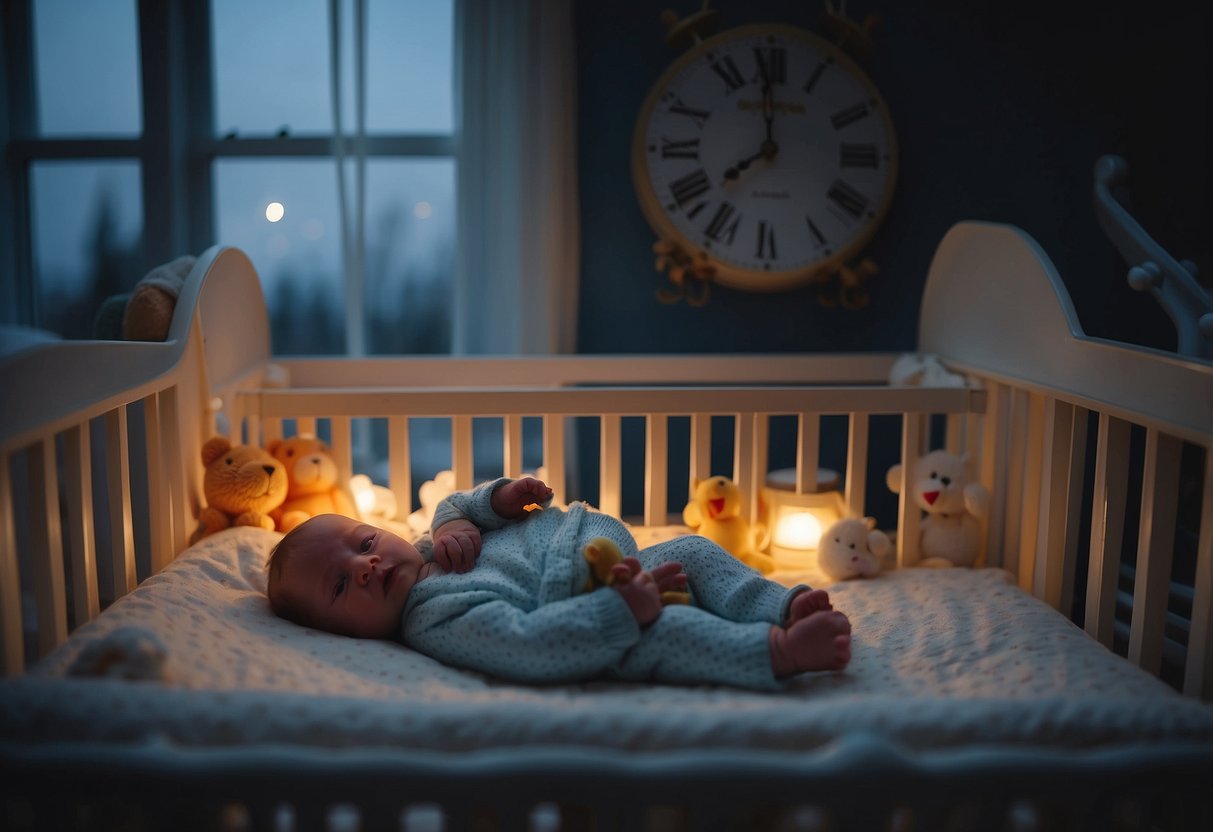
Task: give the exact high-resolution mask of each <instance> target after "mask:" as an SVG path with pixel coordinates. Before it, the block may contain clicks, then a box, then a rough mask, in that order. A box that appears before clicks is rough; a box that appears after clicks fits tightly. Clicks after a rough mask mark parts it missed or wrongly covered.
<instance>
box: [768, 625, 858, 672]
mask: <svg viewBox="0 0 1213 832" xmlns="http://www.w3.org/2000/svg"><path fill="white" fill-rule="evenodd" d="M770 645H771V669H772V670H774V671H775V676H776V677H778V678H783V677H785V676H791V675H792V674H794V673H803V672H805V671H809V670H842V669H843V668H844V667H846V666H847V663H848V662H850V661H851V622H850V621H849V620H847V617H846V616H845V615H843V614H842V613H840V612H836V611H834V610H818V611H817V612H814V613H811V614H810V615H808V616H807V617H805V618H802V619H800V620H799V621H797V622H796V623H794V624H792V625H790V626H789V627H788V628H787V629H786V630H784V629H781V628H779V627H772V628H771V639H770Z"/></svg>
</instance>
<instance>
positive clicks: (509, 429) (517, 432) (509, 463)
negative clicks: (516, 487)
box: [501, 413, 522, 479]
mask: <svg viewBox="0 0 1213 832" xmlns="http://www.w3.org/2000/svg"><path fill="white" fill-rule="evenodd" d="M502 432H503V434H504V435H503V437H502V440H501V441H502V443H503V447H502V461H503V468H504V472H505V475H506V476H507V477H510V478H512V479H518V478H519V477H521V476H522V417H521V416H519V415H517V414H513V413H512V414H510V415H509V416H506V417H505V419H504V422H503V426H502Z"/></svg>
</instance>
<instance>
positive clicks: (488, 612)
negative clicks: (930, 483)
mask: <svg viewBox="0 0 1213 832" xmlns="http://www.w3.org/2000/svg"><path fill="white" fill-rule="evenodd" d="M551 497H552V490H551V488H549V487H548V486H547V485H546V484H545V483H543V482H542V481H540V480H537V479H535V478H533V477H524V478H521V479H516V480H514V479H507V478H502V479H499V480H496V481H495V482H490V483H486V484H484V485H482V486H479V487H477V488H475V489H473V490H471V491H464V492H456V493H454V494H452V495H451V496H450V497H448V498H447V499H445V500H444V501H443V502H442V503H440V504H439V505H438V507H437V509H436V510H435V512H434V520H433V523H432V526H431V528H432V533H431V536H430V537H427V538H423V539H422V540H420V541H418V543H417V545H415V546H414V545H413V544H411V543H409V542H408V541H406V540H404V539H403V538H401V537H398V536H397V535H394V534H392V533H390V532H387V531H384V530H383V529H379V528H377V527H375V526H370V525H367V524H365V523H360V522H359V521H357V520H353V519H351V518H348V517H343V516H341V515H337V514H324V515H320V516H317V517H313V518H311V519H310V520H308V521H307V522H305V523H303V524H302V525H300V526H298V527H297V528H296V529H294V530H293V531H291V532H290V533H289V534H287V535H286V536H285V537H284V538H283V539H282V541H281V542H280V543H279V544H278V545H277V546H276V547H275V549H274V551H273V552H272V553H271V554H270V561H269V584H268V592H269V599H270V604H271V606H272V607H273V610H274V612H275V613H276V614H277V615H280V616H282V617H283V618H287V619H289V620H291V621H295V622H296V623H299V624H302V625H305V626H308V627H314V628H317V629H321V630H326V631H328V632H333V633H340V634H344V635H349V636H356V637H361V638H397V639H399V640H400V641H402V642H403V643H404V644H405V645H407V646H409V647H411V648H413V649H415V650H417V651H419V652H421V653H425V654H426V655H428V656H431V657H433V658H435V659H438V660H439V661H442V662H445V663H446V664H450V665H453V666H456V667H462V668H466V669H469V670H476V671H481V672H484V673H489V674H491V675H493V676H497V677H499V678H502V679H506V680H510V681H514V682H523V683H530V682H576V681H586V680H589V679H600V678H614V679H621V680H630V681H654V682H666V683H675V684H726V685H735V686H739V687H745V688H753V689H758V690H777V689H779V688H780V687H781V685H782V683H783V682H784V681H785V680H787V679H788V678H790V677H792V676H794V675H795V674H797V673H801V672H804V671H812V670H841V669H842V668H844V667H846V665H847V663H848V662H849V661H850V658H851V636H850V632H851V625H850V622H849V621H848V620H847V617H846V616H845V615H843V614H842V613H840V612H837V611H835V610H834V609H833V608H832V607H831V605H830V600H829V596H828V595H827V594H826V593H825V591H823V590H812V589H809V588H808V587H806V586H804V585H800V586H796V587H793V588H792V589H788V588H786V587H784V586H782V585H781V584H778V583H775V582H773V581H768V580H767V579H766V578H764V577H763V576H762V575H761V574H760V573H758V572H757V571H755V570H753V569H751V568H750V567H748V566H745V565H744V564H742V563H740V562H739V561H738V560H737V559H736V558H734V557H732V556H731V555H730V554H728V553H727V552H726V551H724V550H723V549H721V548H720V547H719V546H717V545H716V544H715V543H713V542H712V541H710V540H708V539H707V538H704V537H699V536H695V535H688V536H684V537H679V538H675V539H674V540H670V541H667V542H664V543H659V544H657V545H655V546H650V547H649V548H647V549H645V550H644V551H639V552H638V551H637V549H636V542H635V540H634V539H633V538H632V535H631V533H630V532H629V531H628V530H627V528H626V527H625V526H624V525H623V523H622V522H620V521H619V520H616V519H615V518H613V517H610V516H608V515H606V514H602V513H600V512H597V511H595V510H593V509H591V508H590V507H589V506H588V505H586V504H585V503H573V504H572V505H570V506H569V507H568V509H567V510H562V509H559V508H555V507H552V506H551V505H550V501H551ZM539 504H542V506H541V505H539ZM597 538H606V539H607V540H609V541H610V542H611V543H613V544H614V545H615V546H616V547H618V549H619V551H620V552H621V553H622V554H623V555H624V557H623V559H622V561H621V562H620V563H617V564H615V566H614V567H612V570H611V573H610V581H611V582H610V584H609V585H605V586H599V587H596V588H594V587H592V582H591V581H590V567H589V565H588V563H587V561H586V558H585V550H586V548H587V546H591V545H592V541H595V539H597ZM587 585H590V586H591V588H590V589H588V590H587ZM684 591H685V592H686V593H687V594H689V600H690V603H688V604H671V605H663V603H662V596H663V593H664V594H665V595H666V598H667V599H669V598H670V597H676V596H677V595H679V594H681V593H682V592H684ZM684 597H685V596H684Z"/></svg>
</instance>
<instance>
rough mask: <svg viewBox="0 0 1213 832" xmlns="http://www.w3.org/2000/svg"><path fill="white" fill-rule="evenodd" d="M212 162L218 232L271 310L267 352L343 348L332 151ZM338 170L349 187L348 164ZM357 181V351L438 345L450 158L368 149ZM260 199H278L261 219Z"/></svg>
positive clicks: (446, 334)
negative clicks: (362, 238)
mask: <svg viewBox="0 0 1213 832" xmlns="http://www.w3.org/2000/svg"><path fill="white" fill-rule="evenodd" d="M214 172H215V205H216V227H217V229H218V232H219V242H220V243H222V244H223V245H232V246H236V247H238V248H241V249H243V250H244V252H245V253H246V254H248V255H249V258H250V259H251V260H252V261H253V265H254V266H256V268H257V272H258V274H259V275H260V276H261V283H262V286H263V288H264V290H265V295H266V301H267V303H268V304H269V307H270V315H271V317H272V318H273V338H274V340H273V347H274V352H275V353H277V354H279V355H299V354H313V355H321V354H336V353H342V352H344V351H345V340H344V339H345V318H344V315H345V313H344V311H343V310H344V309H345V295H344V288H343V284H342V277H341V218H340V216H339V214H338V211H337V176H336V171H335V169H334V166H333V163H332V161H329V160H310V159H309V160H291V159H274V160H264V159H256V160H250V159H225V160H219V161H217V162H216V163H215V168H214ZM347 177H348V179H347V182H348V183H349V187H350V188H351V190H352V189H353V187H354V170H353V164H352V163H350V164H349V166H348V168H347ZM366 179H367V212H366V237H367V244H366V260H365V273H366V278H365V282H364V301H365V303H364V308H365V309H366V310H367V315H366V318H365V320H366V330H367V349H368V351H369V352H372V353H396V352H447V351H449V349H450V312H449V306H450V287H451V274H452V272H453V270H454V258H455V245H454V244H455V165H454V162H453V161H452V160H450V159H417V160H406V159H391V160H380V159H372V160H370V161H369V162H368V163H367V176H366ZM271 203H278V204H280V205H281V206H282V215H281V218H280V219H278V220H277V221H276V222H271V221H270V220H269V219H268V218H267V214H266V209H267V207H268V206H270V204H271ZM274 215H275V216H276V214H274ZM353 221H354V214H353V211H352V210H351V212H350V222H351V223H352V222H353ZM351 230H352V229H351Z"/></svg>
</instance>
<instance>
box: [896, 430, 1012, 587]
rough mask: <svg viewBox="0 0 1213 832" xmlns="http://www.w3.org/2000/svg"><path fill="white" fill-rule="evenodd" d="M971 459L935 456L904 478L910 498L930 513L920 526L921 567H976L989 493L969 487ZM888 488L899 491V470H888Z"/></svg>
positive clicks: (924, 459)
mask: <svg viewBox="0 0 1213 832" xmlns="http://www.w3.org/2000/svg"><path fill="white" fill-rule="evenodd" d="M967 468H968V466H967V460H966V458H965V457H963V456H956V455H955V454H951V453H948V452H947V451H943V450H937V451H931V452H930V453H929V454H927V455H925V456H923V457H920V458H919V459H918V461H917V462H915V463H914V468H913V470H912V471H910V475H909V476H908V477H907V478H906V483H907V486H908V487H909V489H910V492H909V495H910V498H911V499H912V500H913V502H914V503H915V505H917V506H918V507H919V508H920V509H922V510H923V511H924V512H926V517H925V518H923V521H922V538H921V543H920V551H921V552H922V559H921V561H920V562H919V565H920V566H935V567H945V568H946V567H950V566H972V565H973V564H974V563H975V562H976V561H977V555H978V554H979V552H980V550H981V522H980V521H981V519H982V518H984V517H985V516H986V515H987V514H988V513H989V508H990V492H989V491H988V490H987V489H986V487H985V486H984V485H982V484H981V483H978V482H970V481H969V475H968V471H967ZM885 479H886V483H887V484H888V486H889V490H890V491H892V492H893V493H895V494H896V493H900V492H901V466H900V465H894V466H893V467H892V468H890V469H889V472H888V474H887V476H886V478H885Z"/></svg>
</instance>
